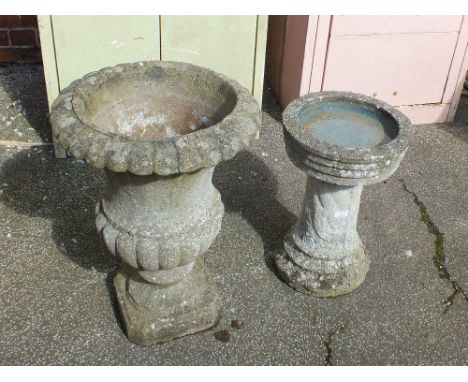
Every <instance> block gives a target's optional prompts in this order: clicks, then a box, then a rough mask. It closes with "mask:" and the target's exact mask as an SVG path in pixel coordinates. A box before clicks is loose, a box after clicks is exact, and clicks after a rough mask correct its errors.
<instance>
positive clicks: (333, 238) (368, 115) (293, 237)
mask: <svg viewBox="0 0 468 382" xmlns="http://www.w3.org/2000/svg"><path fill="white" fill-rule="evenodd" d="M283 124H284V130H283V132H284V140H285V144H286V151H287V153H288V156H289V158H290V159H291V161H292V162H293V163H294V164H295V165H296V166H297V167H298V168H300V169H301V170H303V171H304V172H305V173H306V175H307V176H308V179H307V187H306V195H305V199H304V205H303V210H302V213H301V216H300V218H299V219H298V221H297V223H296V224H295V225H294V226H293V227H292V228H291V230H290V231H289V233H288V234H287V235H286V237H285V239H284V245H283V248H281V250H280V251H279V253H278V254H277V256H276V259H275V260H276V267H277V269H278V271H279V273H280V275H281V277H282V278H283V279H284V280H285V281H286V282H287V283H288V284H289V285H290V286H292V287H293V288H295V289H297V290H299V291H301V292H304V293H307V294H312V295H316V296H320V297H330V296H338V295H341V294H345V293H350V292H351V291H353V290H354V289H356V288H357V287H358V286H359V285H360V284H361V283H362V282H363V280H364V278H365V275H366V273H367V271H368V268H369V257H368V255H367V253H366V251H365V249H364V246H363V245H362V243H361V240H360V238H359V235H358V233H357V231H356V224H357V219H358V212H359V204H360V196H361V192H362V187H363V185H367V184H372V183H378V182H381V181H383V180H385V179H387V178H388V177H389V176H391V175H392V174H393V173H394V172H395V170H396V169H397V168H398V166H399V164H400V162H401V160H402V159H403V156H404V154H405V152H406V150H407V148H408V144H409V139H408V138H409V135H408V134H409V132H408V131H409V126H410V121H409V120H408V118H407V117H406V116H405V115H403V114H402V113H401V112H399V111H398V110H396V109H395V108H394V107H392V106H390V105H388V104H387V103H385V102H383V101H380V100H378V99H375V98H372V97H367V96H365V95H362V94H355V93H350V92H321V93H311V94H307V95H305V96H303V97H300V98H298V99H297V100H295V101H293V102H291V103H290V104H289V105H288V106H287V108H286V109H285V111H284V113H283Z"/></svg>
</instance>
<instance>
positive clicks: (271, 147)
mask: <svg viewBox="0 0 468 382" xmlns="http://www.w3.org/2000/svg"><path fill="white" fill-rule="evenodd" d="M37 76H38V77H40V72H38V73H37ZM24 81H26V82H27V79H25V80H24ZM35 81H39V80H38V79H37V78H36V77H35ZM22 86H25V85H22ZM43 105H45V104H43ZM467 109H468V105H467ZM263 110H264V115H263V124H264V126H263V130H262V132H261V133H262V134H261V139H260V140H259V141H257V142H256V144H255V145H253V146H252V147H251V148H250V149H249V151H244V152H242V153H240V154H239V155H238V156H237V157H236V158H234V159H232V160H230V161H228V162H225V163H223V164H221V165H220V166H218V168H217V169H216V172H215V177H214V183H215V185H216V186H217V187H218V189H219V191H220V193H221V195H222V198H223V202H224V204H225V206H226V214H225V217H224V220H223V226H222V230H221V233H220V234H219V236H218V238H217V239H216V241H215V243H214V244H213V246H212V247H211V248H210V249H209V251H208V253H207V254H206V255H205V259H206V263H207V267H208V269H209V270H210V271H211V273H212V274H213V275H214V277H215V280H216V282H217V285H218V288H219V290H220V293H221V295H222V298H223V303H224V308H223V313H222V318H221V321H220V322H219V324H218V325H217V326H216V327H215V328H212V329H210V330H208V331H205V332H203V333H199V334H196V335H192V336H188V337H184V338H181V339H178V340H175V341H172V342H169V343H166V344H163V345H160V346H155V347H141V346H137V345H134V344H132V343H131V342H129V341H128V340H127V339H126V337H125V334H124V333H123V331H122V325H121V322H120V319H119V315H118V311H117V307H116V301H115V294H114V290H113V285H112V277H113V274H114V272H115V268H116V261H115V259H113V258H109V257H107V256H106V255H105V254H104V251H103V248H102V246H101V244H100V243H99V240H98V237H97V234H96V233H95V228H94V205H95V203H96V202H97V200H98V199H99V195H100V193H101V192H102V186H103V176H102V173H101V172H99V171H96V170H93V169H92V168H91V167H90V166H88V165H87V164H85V163H83V162H81V161H75V160H72V159H64V160H56V159H55V158H54V157H53V152H52V149H51V147H38V148H27V149H15V148H6V147H3V148H0V189H1V195H0V238H1V239H0V253H1V255H0V364H1V365H32V364H34V365H280V364H281V365H327V364H328V365H408V364H411V365H414V364H416V365H420V364H421V365H439V364H442V365H466V364H467V363H468V302H467V301H466V299H465V296H464V295H463V293H464V292H465V291H466V290H467V289H466V286H467V283H468V278H467V274H466V269H467V267H466V256H467V253H468V250H467V249H468V243H467V240H468V234H467V233H468V232H467V230H466V222H467V215H466V204H467V200H468V194H467V193H466V185H467V183H466V182H467V179H468V177H467V175H468V166H466V161H467V156H468V154H467V150H466V148H467V147H466V144H467V143H466V142H467V139H468V127H467V125H468V123H465V122H463V121H458V122H457V123H456V124H451V125H437V126H433V125H427V126H417V127H415V128H414V129H413V131H414V137H415V139H414V140H413V145H412V147H411V149H410V151H409V152H408V155H407V158H406V159H405V160H404V161H403V163H402V166H401V167H400V169H399V171H398V172H397V173H396V174H395V175H394V176H393V177H392V178H390V179H389V180H387V181H386V182H385V183H380V184H378V185H374V186H368V187H365V189H364V192H363V195H362V203H361V213H360V219H359V226H358V232H359V233H360V235H361V238H362V240H363V242H364V244H365V246H366V248H367V250H368V252H369V255H370V257H371V261H372V263H371V268H370V271H369V273H368V275H367V278H366V280H365V282H364V283H363V285H362V286H361V287H360V288H359V289H358V290H356V291H355V292H354V293H352V294H350V295H347V296H342V297H338V298H335V299H317V298H313V297H309V296H306V295H302V294H300V293H297V292H296V291H294V290H292V289H291V288H289V287H287V286H286V285H285V284H284V283H283V282H282V281H281V280H280V279H279V278H278V277H277V275H276V274H275V273H274V271H273V270H272V267H271V262H270V257H271V254H272V253H273V252H274V250H275V247H276V245H278V243H279V242H280V240H281V238H282V237H283V235H284V234H285V233H286V231H287V230H288V228H289V227H290V226H291V224H293V222H294V221H295V219H296V216H297V214H298V213H299V211H300V208H301V204H302V199H303V196H304V186H305V176H304V174H303V173H302V172H301V171H299V170H298V169H296V168H295V167H294V166H293V165H292V164H291V162H290V161H289V160H288V159H287V156H286V153H285V151H284V144H283V138H282V127H281V123H280V109H279V107H278V105H277V104H276V100H275V98H274V97H273V96H272V95H271V93H270V92H269V91H268V90H267V91H266V93H265V102H264V105H263ZM1 112H2V109H1V105H0V113H1ZM35 113H36V114H37V115H40V114H41V113H42V114H43V113H46V109H45V108H44V107H42V108H41V107H38V108H37V110H35ZM0 125H1V130H2V131H3V130H4V129H6V126H5V125H4V124H2V122H1V118H0ZM24 126H25V127H26V128H27V127H28V126H29V127H32V128H33V129H34V131H42V130H41V127H40V124H36V125H30V124H29V125H28V124H25V125H24ZM18 129H20V127H19V128H18ZM21 129H23V128H21ZM455 130H456V131H455ZM20 131H23V130H20ZM44 131H45V130H44ZM454 131H455V132H456V133H453V132H454ZM1 134H3V133H1ZM38 134H39V133H38ZM37 137H43V135H40V134H39V135H38V136H37ZM37 137H36V136H34V137H31V139H33V138H34V139H37ZM420 173H421V174H420ZM422 205H423V206H424V208H425V211H426V215H427V216H429V220H430V222H432V223H430V222H428V221H427V219H426V221H425V219H424V216H425V215H424V214H423V213H422V211H423V210H424V209H422V208H421V206H422ZM431 227H432V228H431ZM434 227H436V228H438V229H439V230H440V234H442V235H443V243H444V247H443V248H444V258H445V262H444V267H446V269H447V272H448V273H449V274H450V276H451V277H452V278H454V279H455V280H456V282H457V283H458V284H457V285H459V286H460V290H461V291H459V292H457V293H455V295H454V296H453V297H452V298H451V297H450V296H452V295H453V294H454V288H453V283H452V282H451V281H450V280H448V279H446V278H441V277H440V275H439V273H440V271H439V269H438V268H437V267H436V264H435V262H434V256H435V255H436V253H437V245H436V239H437V231H434ZM434 232H436V233H434ZM462 292H463V293H462ZM232 321H236V322H235V323H234V324H232ZM233 326H235V327H239V328H235V327H233Z"/></svg>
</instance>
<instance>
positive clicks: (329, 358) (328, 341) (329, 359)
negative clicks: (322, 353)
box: [320, 324, 347, 366]
mask: <svg viewBox="0 0 468 382" xmlns="http://www.w3.org/2000/svg"><path fill="white" fill-rule="evenodd" d="M346 326H347V324H345V325H341V326H338V327H337V328H336V329H334V330H330V331H329V332H328V333H327V336H326V338H323V337H322V336H320V339H321V341H322V344H323V346H325V348H326V349H327V355H326V357H325V362H324V366H335V365H334V364H333V362H332V355H333V349H332V347H331V344H332V339H333V336H334V335H335V334H338V332H340V331H342V330H344V329H345V328H346Z"/></svg>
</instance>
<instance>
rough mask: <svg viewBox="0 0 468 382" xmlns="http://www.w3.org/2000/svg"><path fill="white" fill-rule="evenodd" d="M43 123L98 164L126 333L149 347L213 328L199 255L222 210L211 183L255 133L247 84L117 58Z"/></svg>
mask: <svg viewBox="0 0 468 382" xmlns="http://www.w3.org/2000/svg"><path fill="white" fill-rule="evenodd" d="M51 122H52V130H53V134H54V136H55V137H56V139H57V140H58V142H59V143H60V145H61V146H63V147H64V148H65V149H67V150H68V152H69V153H70V154H71V155H72V156H74V157H75V158H79V159H82V158H84V159H86V160H87V162H88V163H89V164H90V165H92V166H94V167H96V168H99V169H105V173H106V188H105V191H104V196H103V198H102V200H101V201H100V203H98V206H97V217H96V225H97V229H98V232H99V233H100V234H101V236H102V239H103V241H104V243H105V246H106V248H107V250H108V251H109V252H110V253H111V254H113V255H117V256H119V257H120V259H121V260H122V265H121V267H120V270H119V272H118V273H117V275H116V276H115V278H114V284H115V287H116V291H117V297H118V302H119V307H120V311H121V314H122V316H123V320H124V323H125V326H126V331H127V335H128V337H129V338H130V339H131V340H132V341H134V342H136V343H139V344H143V345H150V344H154V343H159V342H163V341H167V340H169V339H172V338H175V337H180V336H183V335H186V334H190V333H194V332H197V331H200V330H203V329H206V328H208V327H211V326H213V325H214V324H215V323H216V322H217V320H218V318H219V311H220V307H221V303H220V298H219V295H218V292H217V290H216V287H215V285H214V283H213V282H212V281H211V279H210V277H209V275H208V273H207V272H206V270H205V267H204V263H203V259H202V257H201V256H200V255H202V254H203V253H204V252H205V251H206V250H207V249H208V248H209V246H210V245H211V243H212V242H213V240H214V239H215V237H216V235H217V234H218V232H219V230H220V227H221V219H222V216H223V212H224V208H223V204H222V202H221V198H220V195H219V192H218V191H217V190H216V188H215V187H214V186H213V184H212V181H211V179H212V174H213V170H214V167H215V166H216V165H217V164H218V163H219V162H221V161H223V160H227V159H231V158H232V157H233V156H234V155H235V154H236V153H237V152H239V151H240V150H242V149H244V148H245V147H246V146H248V145H249V143H250V142H251V141H252V140H253V139H256V138H257V137H258V130H259V126H260V123H261V119H260V110H259V107H258V104H257V102H256V101H255V99H254V98H253V97H252V95H251V94H250V92H249V91H248V90H247V89H245V88H244V87H242V86H241V85H239V84H238V83H237V82H235V81H233V80H231V79H229V78H228V77H226V76H223V75H221V74H219V73H216V72H214V71H212V70H209V69H206V68H202V67H198V66H195V65H190V64H185V63H178V62H159V61H155V62H139V63H134V64H122V65H117V66H115V67H111V68H105V69H102V70H99V71H97V72H93V73H90V74H88V75H86V76H84V77H83V78H82V79H79V80H77V81H75V82H73V83H72V84H71V85H70V86H69V87H68V88H66V89H64V90H63V91H62V92H61V93H60V95H59V97H58V98H57V100H56V101H55V102H54V104H53V106H52V112H51Z"/></svg>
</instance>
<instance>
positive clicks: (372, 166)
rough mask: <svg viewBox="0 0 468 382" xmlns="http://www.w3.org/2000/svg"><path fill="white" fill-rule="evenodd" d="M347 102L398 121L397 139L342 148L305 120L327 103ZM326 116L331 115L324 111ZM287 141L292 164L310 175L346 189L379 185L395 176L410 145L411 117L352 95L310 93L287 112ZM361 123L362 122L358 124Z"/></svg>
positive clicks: (381, 116)
mask: <svg viewBox="0 0 468 382" xmlns="http://www.w3.org/2000/svg"><path fill="white" fill-rule="evenodd" d="M336 101H341V102H342V101H346V103H347V104H355V105H357V108H362V109H370V108H371V107H372V109H373V110H372V111H369V113H376V114H380V115H379V118H381V119H387V120H393V121H395V127H394V128H395V130H397V131H395V132H394V133H395V134H396V136H395V137H394V138H393V139H391V140H390V141H389V142H387V143H386V144H382V145H377V146H374V147H369V148H367V147H362V148H361V147H359V148H358V147H352V148H349V147H342V146H339V145H336V144H330V143H328V142H327V141H325V140H321V139H317V138H316V137H315V136H314V134H311V133H310V129H304V126H303V123H302V122H303V120H304V119H305V120H307V114H308V113H310V112H311V111H310V110H308V109H309V108H310V109H313V108H314V107H317V106H321V105H322V104H323V103H326V102H330V103H331V102H336ZM323 114H325V115H326V114H327V110H324V112H323ZM283 122H284V126H285V128H284V140H285V144H286V150H287V152H288V154H289V157H290V158H291V161H292V162H293V163H294V164H295V165H296V166H298V167H299V168H300V169H302V170H303V171H305V172H306V173H307V174H308V175H310V176H313V177H315V178H317V179H320V180H322V181H324V182H328V183H334V184H339V185H343V186H353V185H358V184H361V185H365V184H372V183H378V182H381V181H382V180H385V179H386V178H388V177H389V176H390V175H392V174H393V173H394V172H395V170H396V169H397V167H398V165H399V164H400V162H401V160H402V159H403V156H404V154H405V152H406V150H407V148H408V144H409V126H410V121H409V120H408V118H407V117H406V116H405V115H403V113H401V112H399V111H398V110H396V109H395V108H393V107H391V106H390V105H388V104H387V103H385V102H383V101H381V100H378V99H375V98H372V97H367V96H364V95H362V94H355V93H350V92H321V93H310V94H307V95H305V96H302V97H300V98H298V99H297V100H295V101H293V102H291V103H290V104H289V105H288V106H287V108H286V109H285V111H284V114H283ZM358 124H359V122H358Z"/></svg>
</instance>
